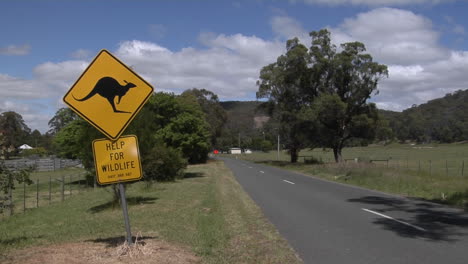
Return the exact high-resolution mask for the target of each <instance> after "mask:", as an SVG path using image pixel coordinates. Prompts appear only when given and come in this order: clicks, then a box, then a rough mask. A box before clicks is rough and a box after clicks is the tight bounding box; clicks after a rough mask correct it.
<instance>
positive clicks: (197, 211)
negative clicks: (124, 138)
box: [0, 161, 300, 263]
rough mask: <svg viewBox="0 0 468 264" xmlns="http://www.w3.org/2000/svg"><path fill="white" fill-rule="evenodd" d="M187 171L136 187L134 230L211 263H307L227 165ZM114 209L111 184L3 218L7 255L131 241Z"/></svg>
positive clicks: (132, 192)
mask: <svg viewBox="0 0 468 264" xmlns="http://www.w3.org/2000/svg"><path fill="white" fill-rule="evenodd" d="M186 176H187V177H186V178H185V179H183V180H178V181H176V182H171V183H155V184H153V185H147V184H146V183H143V182H139V183H135V184H131V185H129V186H128V189H127V201H128V203H129V215H130V223H131V228H132V233H133V234H134V235H135V234H137V233H141V235H142V236H143V237H149V238H156V239H161V240H164V241H167V242H169V243H173V244H176V245H182V246H184V247H188V248H191V249H192V250H193V252H194V253H195V254H196V255H198V256H200V257H201V258H202V262H203V263H300V260H298V258H297V257H296V255H295V253H294V252H293V250H292V249H291V248H290V247H289V245H288V244H287V242H286V241H285V240H284V239H282V238H281V237H280V236H279V234H278V233H277V231H276V230H275V229H274V227H273V226H272V225H271V224H270V223H269V222H268V221H266V219H265V218H264V217H263V215H262V213H261V211H260V209H259V208H258V207H257V206H256V205H255V204H254V203H253V201H252V200H251V199H250V198H249V197H248V195H247V194H246V193H245V192H244V191H243V190H242V188H241V187H240V185H239V184H238V183H237V182H236V181H235V179H234V177H233V176H232V174H231V172H230V171H229V170H228V169H227V168H226V167H224V165H223V163H222V162H219V161H216V162H209V163H208V164H204V165H196V166H190V167H189V168H188V170H187V174H186ZM112 207H113V203H112V192H111V191H110V188H109V187H107V188H99V189H98V190H96V191H92V190H91V191H87V192H81V193H80V194H77V195H75V196H72V197H71V198H69V199H66V200H65V201H64V202H63V203H54V204H52V205H50V206H46V207H42V208H39V209H32V210H28V211H26V213H24V214H16V215H13V216H12V217H9V218H5V219H3V221H1V222H0V256H1V254H2V252H3V254H14V252H15V251H14V250H15V249H21V248H25V247H31V246H38V245H50V244H60V243H65V242H77V241H99V240H106V239H113V238H121V239H122V242H123V239H124V235H125V228H124V223H123V217H122V212H121V209H120V207H118V206H117V207H116V208H114V209H113V208H112ZM0 260H1V257H0Z"/></svg>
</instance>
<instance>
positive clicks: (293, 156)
mask: <svg viewBox="0 0 468 264" xmlns="http://www.w3.org/2000/svg"><path fill="white" fill-rule="evenodd" d="M290 152H291V153H290V154H291V163H296V162H297V158H298V155H299V151H298V149H295V148H293V149H291V150H290Z"/></svg>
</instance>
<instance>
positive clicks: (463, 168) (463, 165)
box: [462, 160, 465, 177]
mask: <svg viewBox="0 0 468 264" xmlns="http://www.w3.org/2000/svg"><path fill="white" fill-rule="evenodd" d="M464 170H465V161H464V160H462V177H463V171H464Z"/></svg>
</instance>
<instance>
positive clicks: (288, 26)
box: [270, 15, 308, 44]
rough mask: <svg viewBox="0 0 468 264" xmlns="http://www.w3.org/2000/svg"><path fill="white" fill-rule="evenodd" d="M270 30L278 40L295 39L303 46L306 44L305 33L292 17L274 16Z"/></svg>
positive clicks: (306, 35)
mask: <svg viewBox="0 0 468 264" xmlns="http://www.w3.org/2000/svg"><path fill="white" fill-rule="evenodd" d="M270 24H271V28H272V30H273V32H274V33H275V34H276V36H277V37H279V38H280V39H283V40H284V39H291V38H294V37H297V38H299V39H300V40H301V42H302V43H303V44H306V43H307V42H308V40H307V39H308V34H307V31H306V30H305V29H304V28H303V27H302V25H301V24H300V23H299V21H297V20H295V19H293V18H292V17H289V16H286V15H281V16H274V17H273V18H272V19H271V21H270Z"/></svg>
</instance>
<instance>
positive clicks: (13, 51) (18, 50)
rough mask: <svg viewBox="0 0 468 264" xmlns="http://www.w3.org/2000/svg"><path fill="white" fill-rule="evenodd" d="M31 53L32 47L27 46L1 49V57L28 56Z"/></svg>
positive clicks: (12, 46)
mask: <svg viewBox="0 0 468 264" xmlns="http://www.w3.org/2000/svg"><path fill="white" fill-rule="evenodd" d="M30 51H31V46H30V45H27V44H25V45H21V46H16V45H9V46H6V47H0V55H14V56H22V55H28V54H29V52H30Z"/></svg>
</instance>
